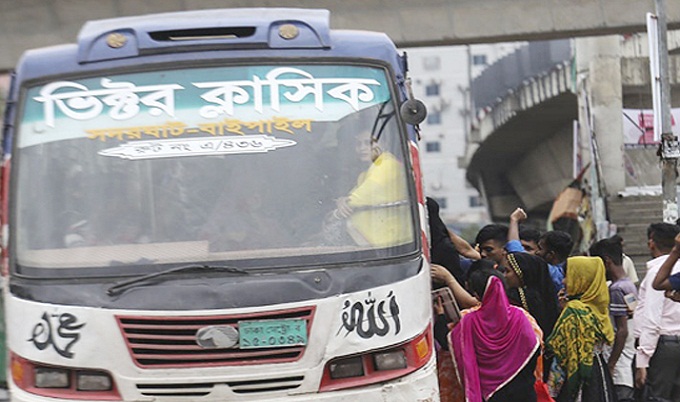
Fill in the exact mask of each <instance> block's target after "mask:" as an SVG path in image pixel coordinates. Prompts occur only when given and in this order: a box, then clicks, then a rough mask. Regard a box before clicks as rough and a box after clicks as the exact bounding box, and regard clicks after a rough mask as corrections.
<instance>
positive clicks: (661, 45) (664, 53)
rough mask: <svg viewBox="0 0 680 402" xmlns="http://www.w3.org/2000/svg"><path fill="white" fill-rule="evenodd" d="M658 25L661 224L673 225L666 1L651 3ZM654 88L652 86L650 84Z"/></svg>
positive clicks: (674, 160) (675, 150)
mask: <svg viewBox="0 0 680 402" xmlns="http://www.w3.org/2000/svg"><path fill="white" fill-rule="evenodd" d="M655 4H656V17H657V25H658V38H657V41H658V49H659V53H658V57H659V60H658V62H659V77H658V80H659V84H660V87H661V88H660V91H659V95H660V99H659V100H660V102H659V103H658V106H659V109H660V110H659V111H658V112H656V113H659V114H660V117H661V118H660V120H661V145H660V146H661V161H662V167H661V189H662V193H663V221H664V222H667V223H675V222H676V220H677V219H678V201H677V198H678V192H677V178H678V170H677V165H678V156H680V147H679V146H678V139H677V138H676V137H675V136H673V131H672V127H671V88H670V85H669V80H668V45H667V28H666V1H665V0H655ZM652 85H654V83H652Z"/></svg>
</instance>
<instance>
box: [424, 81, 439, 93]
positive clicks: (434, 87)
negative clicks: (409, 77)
mask: <svg viewBox="0 0 680 402" xmlns="http://www.w3.org/2000/svg"><path fill="white" fill-rule="evenodd" d="M425 95H426V96H438V95H439V84H438V83H436V82H432V83H430V84H428V85H427V86H425Z"/></svg>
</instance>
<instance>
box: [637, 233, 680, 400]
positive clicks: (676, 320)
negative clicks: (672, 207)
mask: <svg viewBox="0 0 680 402" xmlns="http://www.w3.org/2000/svg"><path fill="white" fill-rule="evenodd" d="M679 232H680V227H678V226H676V225H673V224H669V223H653V224H651V225H649V227H648V228H647V238H648V241H647V244H648V247H649V251H650V254H651V256H652V260H650V261H648V262H647V272H646V274H645V277H644V279H643V280H642V283H641V284H640V289H639V296H638V297H639V298H638V304H637V307H636V309H635V321H636V326H635V336H636V337H637V338H639V346H638V349H637V353H636V362H635V364H636V367H637V369H636V373H635V382H636V385H637V386H638V387H642V386H643V385H644V384H645V383H646V384H647V386H648V387H649V391H650V394H651V395H650V396H654V397H656V398H663V399H660V400H667V401H672V402H680V303H674V302H673V301H671V300H669V299H667V298H666V297H665V296H664V293H663V292H662V291H658V290H654V288H653V287H652V282H653V281H654V277H655V276H656V274H657V272H658V271H659V269H660V268H661V265H662V264H664V263H668V264H674V267H673V270H672V273H676V272H680V264H679V263H677V260H678V256H680V252H677V254H678V255H677V256H675V255H673V256H672V257H673V258H671V259H669V253H671V250H673V245H674V239H675V236H676V235H677V234H678V233H679ZM667 260H668V261H667Z"/></svg>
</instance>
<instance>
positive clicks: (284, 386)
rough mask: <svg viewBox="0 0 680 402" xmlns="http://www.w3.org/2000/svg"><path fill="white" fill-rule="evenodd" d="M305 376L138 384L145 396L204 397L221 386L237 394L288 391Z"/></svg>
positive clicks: (299, 383)
mask: <svg viewBox="0 0 680 402" xmlns="http://www.w3.org/2000/svg"><path fill="white" fill-rule="evenodd" d="M303 380H304V377H303V376H294V377H284V378H267V379H260V380H253V381H229V382H204V383H168V382H162V383H145V384H137V389H138V390H139V392H140V393H141V394H142V395H144V396H153V397H171V396H172V397H185V398H186V397H194V398H197V397H204V396H208V395H210V394H211V393H212V392H213V390H215V389H216V388H217V387H220V386H227V387H228V388H229V389H230V390H231V392H233V393H236V394H253V393H259V392H276V391H286V390H291V389H295V388H298V387H300V385H301V384H302V381H303Z"/></svg>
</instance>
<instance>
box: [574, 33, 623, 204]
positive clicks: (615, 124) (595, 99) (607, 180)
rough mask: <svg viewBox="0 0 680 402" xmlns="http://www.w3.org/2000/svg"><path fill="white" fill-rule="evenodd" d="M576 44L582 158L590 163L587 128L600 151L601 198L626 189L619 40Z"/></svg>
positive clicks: (600, 39)
mask: <svg viewBox="0 0 680 402" xmlns="http://www.w3.org/2000/svg"><path fill="white" fill-rule="evenodd" d="M575 41H576V43H575V49H576V66H577V67H576V68H577V91H578V99H579V123H580V127H581V149H582V152H581V155H582V156H583V157H584V164H585V163H587V162H588V161H590V155H589V152H590V151H589V150H588V144H589V141H590V139H589V135H590V134H589V133H588V132H587V131H588V130H587V128H588V127H590V128H591V129H592V131H593V132H594V134H595V138H596V139H597V146H598V149H599V153H598V156H599V163H600V167H601V173H602V177H601V180H602V181H603V184H604V186H603V188H604V189H605V191H606V194H603V195H605V196H611V195H615V194H616V193H617V192H619V191H621V190H624V189H625V187H626V175H625V170H624V147H623V114H622V113H623V111H622V109H623V89H622V83H621V50H620V37H619V36H616V35H614V36H599V37H587V38H578V39H576V40H575ZM588 108H589V112H588ZM588 113H590V115H591V116H588Z"/></svg>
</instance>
